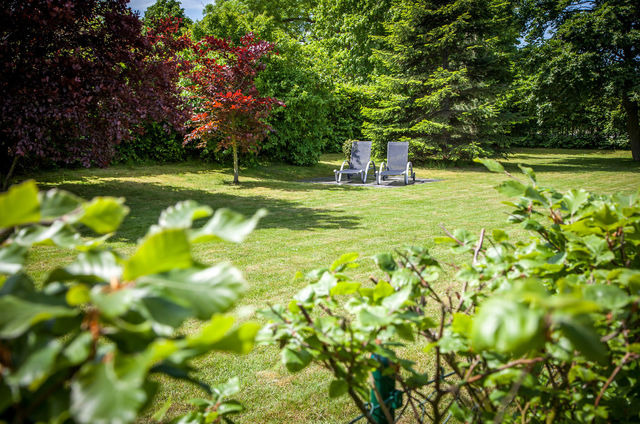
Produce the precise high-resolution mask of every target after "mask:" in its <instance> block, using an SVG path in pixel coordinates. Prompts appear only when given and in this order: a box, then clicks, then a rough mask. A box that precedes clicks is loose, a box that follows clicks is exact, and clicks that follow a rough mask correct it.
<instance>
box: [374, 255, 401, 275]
mask: <svg viewBox="0 0 640 424" xmlns="http://www.w3.org/2000/svg"><path fill="white" fill-rule="evenodd" d="M373 260H374V261H375V263H376V265H378V268H380V269H381V270H382V271H384V272H387V273H391V272H393V271H395V270H396V269H398V265H397V264H396V261H395V260H394V259H393V256H391V253H380V254H378V255H375V256H374V257H373Z"/></svg>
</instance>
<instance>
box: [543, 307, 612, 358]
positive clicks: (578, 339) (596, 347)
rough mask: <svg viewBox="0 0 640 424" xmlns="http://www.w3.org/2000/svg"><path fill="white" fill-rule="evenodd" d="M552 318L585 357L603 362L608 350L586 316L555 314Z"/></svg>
mask: <svg viewBox="0 0 640 424" xmlns="http://www.w3.org/2000/svg"><path fill="white" fill-rule="evenodd" d="M553 320H554V322H555V323H556V324H558V326H559V327H560V330H561V331H562V334H564V335H565V336H566V337H567V338H568V339H569V340H570V341H571V343H572V344H573V345H574V346H575V348H576V349H577V350H578V351H580V352H581V353H582V354H583V355H584V356H585V357H586V358H587V359H589V360H591V361H597V362H600V363H601V364H605V363H606V361H607V354H608V350H607V347H606V345H605V344H604V343H602V342H601V341H600V337H599V335H598V333H597V332H596V331H595V329H594V328H593V326H592V325H591V323H590V322H589V321H588V320H587V319H586V318H582V319H581V318H580V317H575V316H569V315H560V314H556V315H554V316H553Z"/></svg>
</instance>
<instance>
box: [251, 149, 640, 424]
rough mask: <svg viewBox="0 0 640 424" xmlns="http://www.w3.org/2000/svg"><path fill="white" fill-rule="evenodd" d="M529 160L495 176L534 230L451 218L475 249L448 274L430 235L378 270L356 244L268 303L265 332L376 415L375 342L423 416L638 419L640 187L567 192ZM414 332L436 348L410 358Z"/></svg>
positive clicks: (467, 248) (455, 237)
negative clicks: (285, 300)
mask: <svg viewBox="0 0 640 424" xmlns="http://www.w3.org/2000/svg"><path fill="white" fill-rule="evenodd" d="M485 164H486V165H487V166H488V167H489V169H490V170H492V171H495V172H503V171H504V169H503V168H502V166H501V165H500V164H499V163H497V162H494V161H485ZM521 169H522V171H523V177H524V178H515V177H513V176H511V174H509V176H510V177H511V178H510V179H508V180H507V181H505V182H504V183H502V184H500V185H499V186H498V187H497V189H498V191H500V192H501V193H502V194H504V195H507V196H510V197H514V198H516V200H515V201H513V202H506V203H507V204H508V205H509V206H510V207H511V208H512V209H513V210H512V212H511V213H510V215H509V221H510V222H511V223H513V224H517V225H520V226H522V227H523V228H524V229H525V230H526V231H527V232H528V234H527V237H517V238H511V237H510V236H509V235H508V233H507V232H505V231H503V230H499V229H498V230H493V231H492V232H485V230H482V231H481V233H480V234H471V233H470V232H468V231H465V230H456V231H453V232H452V233H450V232H448V231H447V232H446V236H444V237H441V238H439V239H437V242H439V243H444V244H446V245H450V246H451V248H452V249H453V251H454V252H455V253H457V254H466V255H468V256H469V258H470V259H469V261H468V262H467V263H464V264H458V265H457V266H456V272H455V277H454V279H453V280H451V281H448V280H445V281H443V278H442V277H441V275H443V267H442V265H441V264H440V263H438V262H437V261H436V259H434V258H433V257H432V256H431V255H430V254H429V252H428V251H427V250H426V249H424V248H420V247H408V248H403V249H398V250H396V251H395V252H394V253H383V254H379V255H377V256H375V257H374V258H373V260H374V261H375V262H376V264H377V265H378V268H379V269H380V272H381V276H380V277H379V278H372V281H373V283H371V282H358V281H354V280H353V279H352V278H351V277H350V276H349V270H350V269H351V268H353V267H357V266H358V261H357V259H358V255H357V254H356V253H349V254H345V255H343V256H342V257H340V258H339V259H338V260H336V261H335V262H334V263H333V264H331V266H329V267H327V268H320V269H316V270H314V271H311V272H309V273H308V274H306V275H302V274H298V275H297V278H301V279H306V280H307V281H308V282H309V285H307V286H306V287H305V288H303V289H302V290H301V291H300V292H299V293H298V294H297V295H296V296H295V298H294V299H293V300H291V302H290V303H289V304H288V305H284V306H274V307H272V308H271V309H269V310H267V311H264V313H265V315H266V316H268V317H269V318H270V319H271V323H270V324H268V325H267V326H265V327H264V329H263V330H262V337H263V338H264V339H265V340H271V341H274V342H276V343H279V345H280V346H281V348H282V360H283V362H284V364H285V365H286V367H287V368H288V369H289V370H290V371H292V372H295V371H299V370H301V369H303V368H305V367H306V366H307V365H309V364H310V363H312V362H313V363H318V364H320V365H322V366H324V367H325V368H328V369H329V370H330V371H331V372H332V374H333V377H334V379H333V381H332V382H331V384H330V385H329V387H328V393H329V395H330V396H340V395H342V394H348V395H349V396H350V397H351V398H352V399H353V401H354V402H355V404H356V405H357V406H358V407H359V408H360V410H361V411H362V413H363V414H364V415H365V416H366V417H367V418H368V419H369V422H371V423H375V421H374V418H373V417H371V415H370V412H369V410H368V409H367V408H366V405H365V401H366V399H368V397H369V390H370V380H369V379H370V373H371V372H372V371H373V370H374V369H376V368H377V367H378V366H379V363H378V362H377V361H376V360H374V359H372V356H371V354H376V355H382V356H384V357H387V358H389V359H390V361H391V362H392V366H391V367H390V368H389V372H390V374H391V375H393V377H394V378H395V380H396V382H397V385H398V387H399V388H401V389H402V390H404V391H405V401H406V402H408V404H409V405H408V407H407V409H406V411H408V412H406V413H409V414H412V413H413V414H415V419H416V420H417V421H418V422H424V421H422V420H423V418H422V417H423V416H422V415H421V411H422V410H423V408H424V409H426V411H427V415H426V416H428V417H430V419H429V422H436V423H439V422H444V421H445V420H446V419H448V418H447V417H448V414H449V413H451V414H453V415H454V416H455V417H456V418H457V419H458V420H459V421H460V422H500V423H502V422H554V423H575V422H637V421H638V419H639V417H638V410H637V408H636V407H635V405H637V404H638V402H640V385H638V378H639V377H640V370H639V369H638V358H639V357H640V319H639V316H638V301H639V299H640V297H639V296H640V199H639V197H638V196H639V195H640V193H639V194H636V195H621V194H616V195H612V196H603V195H597V194H593V193H589V192H587V191H585V190H582V189H580V190H570V191H568V192H566V193H560V192H557V191H555V190H553V189H549V188H544V187H541V186H539V185H538V183H537V181H536V177H535V174H534V173H533V171H532V170H531V169H529V168H525V167H522V168H521ZM445 231H446V230H445ZM407 343H410V344H411V345H412V346H416V345H417V346H422V351H423V352H424V355H425V358H424V359H420V360H419V363H416V362H412V361H410V360H407V359H406V358H404V357H403V355H402V354H400V353H399V352H400V351H399V349H398V348H399V347H401V346H403V345H404V344H407ZM449 374H451V375H449ZM445 375H448V377H447V378H444V376H445ZM430 393H431V394H430ZM424 419H426V418H424Z"/></svg>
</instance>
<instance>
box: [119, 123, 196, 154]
mask: <svg viewBox="0 0 640 424" xmlns="http://www.w3.org/2000/svg"><path fill="white" fill-rule="evenodd" d="M183 141H184V137H183V136H182V135H181V134H180V133H178V132H176V131H175V130H173V129H172V128H171V127H169V126H168V125H167V124H163V123H159V122H151V123H147V124H146V125H145V126H144V132H143V133H141V134H138V135H137V136H135V137H133V138H132V139H131V140H127V141H125V142H122V143H120V144H118V145H117V146H116V159H115V161H116V162H120V163H144V162H158V163H164V162H179V161H182V160H184V159H185V158H186V156H187V154H186V153H187V152H186V150H185V148H184V146H183Z"/></svg>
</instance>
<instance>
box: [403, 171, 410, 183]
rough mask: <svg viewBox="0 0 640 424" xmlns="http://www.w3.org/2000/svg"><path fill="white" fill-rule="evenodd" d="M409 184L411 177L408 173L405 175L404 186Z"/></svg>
mask: <svg viewBox="0 0 640 424" xmlns="http://www.w3.org/2000/svg"><path fill="white" fill-rule="evenodd" d="M407 184H409V175H407V173H406V172H405V173H404V185H407Z"/></svg>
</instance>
